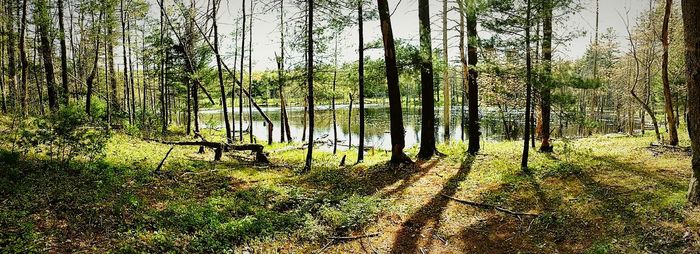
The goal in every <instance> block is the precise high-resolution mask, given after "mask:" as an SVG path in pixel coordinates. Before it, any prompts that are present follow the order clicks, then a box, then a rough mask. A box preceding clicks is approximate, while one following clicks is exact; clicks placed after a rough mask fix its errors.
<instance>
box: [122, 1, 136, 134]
mask: <svg viewBox="0 0 700 254" xmlns="http://www.w3.org/2000/svg"><path fill="white" fill-rule="evenodd" d="M119 7H120V8H119V16H120V19H121V23H122V60H123V61H124V88H125V91H124V92H125V93H124V97H125V98H129V97H130V96H129V91H130V89H129V86H133V82H132V83H131V84H130V83H129V68H128V63H129V60H128V59H127V54H126V48H127V44H126V18H125V17H124V0H120V1H119ZM129 99H131V100H133V98H129ZM127 101H128V100H127ZM126 108H127V109H128V111H129V124H133V123H134V114H133V113H134V112H133V111H132V110H131V107H130V106H129V104H127V105H126Z"/></svg>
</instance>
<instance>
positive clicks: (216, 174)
mask: <svg viewBox="0 0 700 254" xmlns="http://www.w3.org/2000/svg"><path fill="white" fill-rule="evenodd" d="M6 120H7V119H0V122H2V124H0V134H2V135H7V133H8V131H7V128H8V126H7V125H6ZM3 121H4V122H3ZM209 135H211V133H210V134H209ZM684 136H686V135H684ZM2 140H6V139H2ZM652 141H653V139H652V138H651V137H650V136H644V137H626V136H618V135H608V136H597V137H591V138H585V139H580V140H571V141H564V140H558V141H556V142H555V146H556V148H555V153H553V154H551V155H549V154H541V153H537V152H532V153H531V154H530V155H531V162H530V166H531V167H530V170H529V171H528V172H523V171H522V170H521V169H520V166H519V165H520V152H521V145H522V143H521V142H498V143H495V142H493V143H492V142H486V143H484V145H483V151H482V152H481V154H479V155H478V156H476V157H467V156H465V155H464V150H465V148H466V147H465V146H464V145H463V144H461V143H455V144H451V145H440V146H439V149H440V150H441V151H442V152H443V153H445V154H446V156H445V157H440V158H435V159H433V160H430V161H418V162H416V163H415V164H414V165H404V166H401V167H398V168H397V167H393V166H391V165H389V164H387V163H386V161H387V160H388V157H389V154H387V153H386V152H383V151H369V152H368V156H367V158H366V160H365V162H364V163H362V164H358V165H352V166H344V167H339V166H338V165H339V163H340V160H341V157H342V156H343V155H345V154H347V155H348V158H347V161H348V162H351V163H352V162H354V161H355V160H356V155H355V154H356V151H354V150H352V151H350V152H340V153H339V154H338V155H333V154H331V153H328V152H316V153H315V164H314V167H313V170H312V171H311V172H307V173H302V172H299V169H300V168H301V166H302V165H303V159H304V154H305V150H300V149H297V148H296V147H298V146H299V144H293V145H288V144H275V145H272V146H266V151H268V152H270V157H271V158H270V159H271V160H272V163H271V164H270V165H258V164H253V163H251V162H250V155H249V154H246V153H229V154H227V156H225V157H224V159H223V161H221V162H213V161H212V157H213V152H211V151H207V152H206V153H205V154H197V153H196V152H197V148H196V147H175V148H174V150H173V152H172V154H171V155H170V157H169V158H168V159H167V161H166V162H165V165H164V167H163V170H161V172H158V173H156V172H154V169H155V168H156V167H157V165H158V164H159V162H160V161H161V159H162V158H163V156H164V155H165V154H166V153H167V151H168V150H169V149H170V146H167V145H162V144H159V143H155V142H148V141H144V140H142V139H139V138H135V137H131V136H127V135H125V134H113V135H112V137H111V138H110V140H109V142H108V144H107V148H106V149H107V151H106V155H105V157H104V158H103V159H101V160H99V161H96V162H81V161H75V162H73V163H72V164H70V165H69V166H65V165H61V164H58V163H55V162H52V161H51V160H49V159H47V158H46V156H42V155H41V154H17V153H16V152H12V151H11V149H12V145H11V144H7V143H3V144H0V148H2V149H0V151H1V152H0V252H2V253H13V252H32V251H35V252H59V253H63V252H90V253H94V252H98V253H101V252H117V253H134V252H149V253H160V252H208V253H211V252H216V253H219V252H227V251H228V252H235V253H253V252H255V253H278V252H282V253H312V252H313V253H698V252H699V251H700V236H699V233H700V210H698V209H693V208H690V207H689V206H688V205H687V203H686V201H685V191H686V188H687V182H688V179H689V176H690V172H691V171H690V157H689V154H688V151H686V149H668V148H658V147H657V148H650V144H651V143H652ZM682 146H684V147H687V146H688V142H687V140H684V141H683V142H682ZM408 152H409V154H415V152H416V150H414V149H410V150H408ZM448 197H453V198H456V199H461V200H470V201H474V202H478V203H481V204H488V205H493V206H497V207H500V208H504V209H506V210H509V211H513V212H522V213H533V214H537V215H536V216H530V215H513V214H509V213H507V212H502V211H498V210H496V209H493V207H487V206H483V207H480V206H474V205H466V204H463V203H460V202H458V201H455V200H453V199H450V198H448ZM337 236H341V237H344V236H360V237H359V238H354V239H337V238H334V237H337ZM361 236H366V237H361Z"/></svg>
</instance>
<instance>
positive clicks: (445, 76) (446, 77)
mask: <svg viewBox="0 0 700 254" xmlns="http://www.w3.org/2000/svg"><path fill="white" fill-rule="evenodd" d="M458 1H460V0H458ZM447 11H448V9H447V0H443V1H442V54H443V56H442V57H443V64H444V65H445V68H444V70H443V73H442V82H443V84H444V85H443V93H444V99H443V105H444V106H445V107H444V109H443V122H444V123H445V134H444V136H445V137H444V138H445V142H449V140H450V123H451V120H450V118H451V116H452V106H451V101H452V98H451V96H450V89H451V88H450V62H449V57H448V51H447ZM429 21H430V18H428V24H430V22H429ZM424 98H425V97H424ZM421 142H422V140H421Z"/></svg>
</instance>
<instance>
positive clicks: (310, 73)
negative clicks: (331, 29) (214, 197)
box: [304, 0, 315, 172]
mask: <svg viewBox="0 0 700 254" xmlns="http://www.w3.org/2000/svg"><path fill="white" fill-rule="evenodd" d="M307 5H308V6H307V8H308V10H309V11H308V12H309V13H308V14H309V17H308V18H309V22H308V24H307V25H308V27H307V29H308V31H307V32H308V34H307V38H306V39H307V52H306V53H307V55H308V58H307V59H306V64H307V67H306V79H307V82H308V89H309V90H308V101H309V145H308V150H307V152H306V162H305V164H304V171H305V172H309V171H311V160H312V159H313V149H314V117H315V114H314V40H313V35H314V25H313V24H314V0H308V1H307Z"/></svg>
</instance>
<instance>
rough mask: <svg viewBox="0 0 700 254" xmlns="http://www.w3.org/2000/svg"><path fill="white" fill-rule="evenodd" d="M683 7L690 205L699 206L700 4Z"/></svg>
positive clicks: (687, 0) (692, 1) (693, 0)
mask: <svg viewBox="0 0 700 254" xmlns="http://www.w3.org/2000/svg"><path fill="white" fill-rule="evenodd" d="M681 6H682V7H681V8H682V10H683V28H684V29H685V49H686V50H685V59H686V60H685V63H686V82H687V86H688V105H687V107H688V134H689V135H690V143H691V147H692V150H693V159H692V169H693V175H692V177H691V178H690V187H689V189H688V201H689V202H690V203H692V204H694V205H700V51H699V50H698V49H700V19H698V17H699V16H700V1H698V0H682V1H681Z"/></svg>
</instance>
